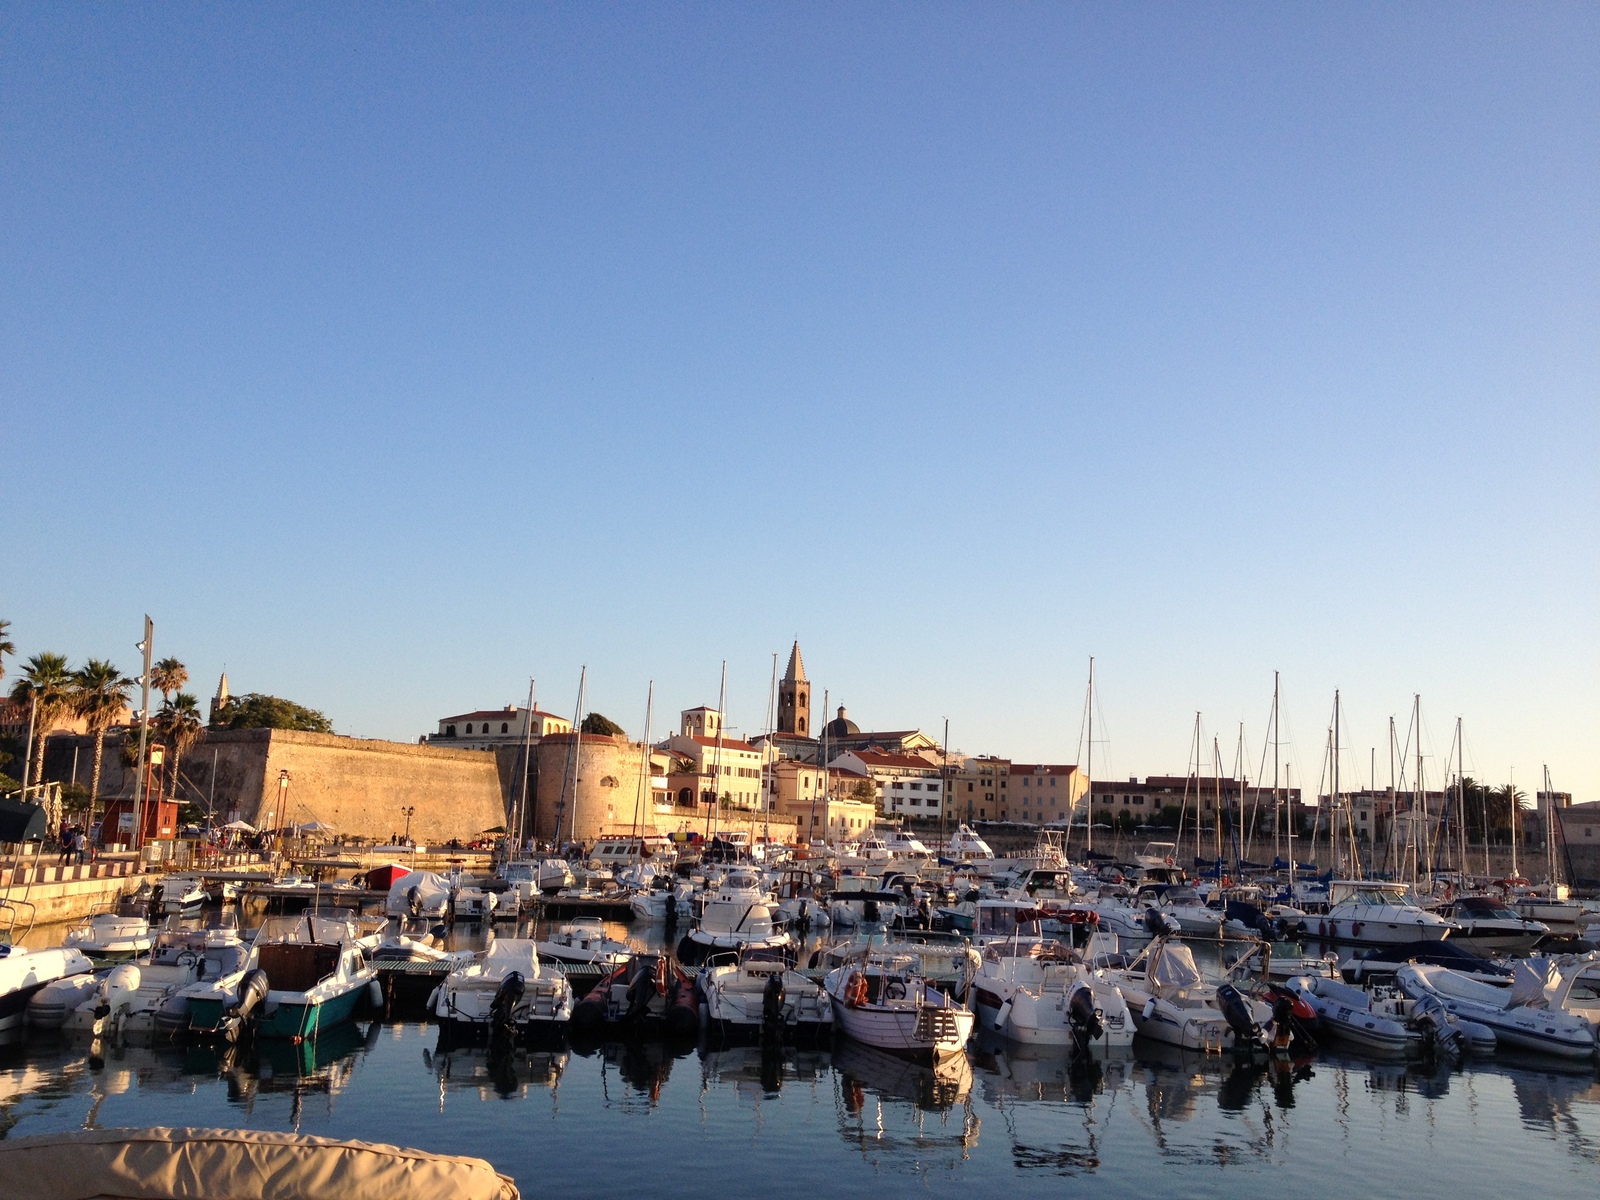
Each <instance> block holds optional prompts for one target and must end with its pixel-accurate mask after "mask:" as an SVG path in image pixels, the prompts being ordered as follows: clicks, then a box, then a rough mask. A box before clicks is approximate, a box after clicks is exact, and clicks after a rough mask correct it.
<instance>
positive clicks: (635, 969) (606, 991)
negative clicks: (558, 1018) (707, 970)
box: [572, 954, 701, 1037]
mask: <svg viewBox="0 0 1600 1200" xmlns="http://www.w3.org/2000/svg"><path fill="white" fill-rule="evenodd" d="M700 1001H701V994H700V988H699V986H698V985H697V984H696V983H695V981H694V980H693V979H692V978H691V977H690V976H689V975H688V974H687V973H685V972H684V970H683V968H681V967H679V966H678V965H677V964H676V963H674V962H672V961H671V960H670V959H668V958H667V957H666V956H665V955H661V954H635V955H634V956H633V957H632V958H630V959H628V961H627V962H625V963H622V964H621V965H620V966H618V967H615V968H614V969H613V970H611V971H610V972H609V973H608V974H607V975H606V976H605V977H604V978H603V979H601V980H600V982H599V983H597V984H595V986H594V987H593V988H592V989H591V990H590V991H589V993H588V994H587V995H585V996H584V997H583V998H582V999H581V1000H579V1001H578V1003H577V1004H575V1005H574V1006H573V1009H572V1032H573V1033H574V1034H578V1035H584V1034H588V1035H594V1034H598V1033H600V1032H602V1031H604V1030H606V1029H614V1030H616V1031H617V1032H621V1033H641V1034H642V1033H650V1032H665V1033H668V1034H670V1035H672V1036H675V1037H693V1036H695V1035H696V1034H697V1033H698V1032H699V1031H700Z"/></svg>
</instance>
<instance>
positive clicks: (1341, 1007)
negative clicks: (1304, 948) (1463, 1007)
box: [1287, 975, 1495, 1059]
mask: <svg viewBox="0 0 1600 1200" xmlns="http://www.w3.org/2000/svg"><path fill="white" fill-rule="evenodd" d="M1287 986H1288V987H1289V988H1290V989H1291V990H1292V991H1295V992H1297V993H1299V995H1300V996H1301V997H1302V998H1303V999H1304V1000H1305V1001H1306V1003H1307V1004H1309V1005H1310V1006H1311V1009H1312V1011H1313V1012H1315V1013H1316V1016H1317V1027H1318V1029H1319V1030H1321V1031H1322V1032H1323V1033H1325V1034H1327V1035H1328V1036H1330V1037H1333V1038H1337V1039H1338V1040H1340V1041H1343V1042H1348V1043H1351V1044H1352V1045H1356V1046H1360V1047H1361V1048H1362V1049H1364V1050H1368V1051H1372V1052H1374V1053H1377V1054H1385V1055H1393V1056H1420V1055H1422V1054H1425V1053H1426V1052H1428V1051H1429V1050H1439V1051H1442V1052H1443V1053H1445V1054H1446V1055H1448V1056H1449V1057H1451V1058H1454V1059H1459V1058H1460V1057H1461V1056H1462V1055H1463V1054H1464V1053H1465V1052H1466V1051H1467V1050H1469V1049H1470V1050H1471V1051H1473V1052H1474V1053H1476V1054H1486V1053H1488V1054H1492V1053H1493V1052H1494V1049H1495V1036H1494V1033H1493V1031H1491V1030H1490V1029H1489V1028H1488V1027H1487V1026H1483V1025H1476V1024H1474V1023H1468V1022H1460V1021H1458V1020H1456V1019H1454V1018H1452V1017H1451V1016H1450V1015H1449V1013H1448V1010H1446V1009H1444V1008H1443V1006H1442V1005H1440V1004H1439V1002H1438V1001H1437V1000H1434V999H1433V998H1432V997H1429V998H1428V999H1427V1000H1413V999H1411V998H1410V997H1408V996H1406V995H1405V994H1404V993H1403V992H1401V991H1399V990H1398V989H1396V988H1389V987H1384V986H1381V985H1380V986H1378V987H1374V988H1373V989H1371V990H1370V991H1366V990H1363V989H1361V988H1358V987H1352V986H1351V985H1350V984H1348V983H1344V982H1342V981H1340V980H1337V979H1328V978H1326V977H1323V976H1315V975H1311V976H1299V977H1297V978H1295V979H1291V980H1290V981H1289V982H1288V985H1287Z"/></svg>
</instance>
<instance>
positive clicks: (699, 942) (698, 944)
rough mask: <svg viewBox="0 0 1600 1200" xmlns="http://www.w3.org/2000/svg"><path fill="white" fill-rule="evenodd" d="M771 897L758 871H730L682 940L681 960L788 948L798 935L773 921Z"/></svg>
mask: <svg viewBox="0 0 1600 1200" xmlns="http://www.w3.org/2000/svg"><path fill="white" fill-rule="evenodd" d="M770 900H771V897H770V895H769V893H768V892H767V889H766V888H765V887H764V886H762V883H761V877H760V876H759V875H757V874H756V873H755V872H754V871H752V870H748V869H744V868H736V869H734V870H732V871H729V872H728V874H727V875H725V876H724V877H723V880H722V882H721V884H719V885H718V887H717V890H716V891H715V892H714V893H712V895H711V896H710V897H708V898H707V900H706V902H705V905H704V907H702V908H701V910H700V916H699V917H698V918H697V919H696V921H695V923H694V928H692V929H691V930H690V931H689V932H688V933H687V934H685V935H684V937H683V940H682V941H680V942H679V943H678V960H679V961H680V962H682V963H684V964H685V965H693V964H695V963H698V962H702V961H704V959H705V958H706V956H707V955H709V954H711V953H713V952H715V951H718V950H745V949H755V950H788V949H789V947H790V946H792V945H793V943H794V939H793V937H792V936H791V935H790V933H789V931H788V930H786V929H782V928H779V927H778V926H776V925H775V924H774V923H773V920H772V911H773V910H772V907H771V905H770Z"/></svg>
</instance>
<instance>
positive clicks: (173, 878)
mask: <svg viewBox="0 0 1600 1200" xmlns="http://www.w3.org/2000/svg"><path fill="white" fill-rule="evenodd" d="M156 886H158V887H159V888H160V889H161V911H162V912H164V913H166V914H167V915H168V916H189V915H192V914H194V913H197V912H199V911H200V909H201V908H203V907H204V906H205V903H206V900H207V899H208V897H207V896H206V889H205V884H204V882H203V881H202V880H201V879H200V877H199V876H198V875H168V876H167V877H166V878H165V879H163V880H162V881H161V882H160V883H159V884H157V885H156Z"/></svg>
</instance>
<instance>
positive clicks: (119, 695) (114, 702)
mask: <svg viewBox="0 0 1600 1200" xmlns="http://www.w3.org/2000/svg"><path fill="white" fill-rule="evenodd" d="M72 683H73V694H72V703H73V709H74V710H75V711H76V712H77V714H78V715H79V716H80V717H82V718H83V720H84V723H85V724H86V725H88V727H89V732H90V733H92V734H94V766H93V768H92V769H91V770H90V772H89V819H90V820H91V821H93V819H94V809H95V805H96V804H98V803H99V801H100V767H101V763H102V762H103V761H104V757H105V748H106V730H108V729H110V728H111V727H112V726H113V725H115V724H116V723H117V719H118V718H119V717H121V716H122V712H123V710H124V709H125V708H127V706H128V689H129V688H131V687H132V686H133V680H131V679H127V678H124V676H123V674H122V672H121V671H119V670H117V668H116V667H114V666H113V665H112V664H111V663H109V662H107V661H106V660H105V659H103V658H91V659H90V660H89V661H88V662H86V663H85V664H84V665H83V667H82V668H81V669H79V670H78V671H77V672H75V674H74V676H73V681H72Z"/></svg>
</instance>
